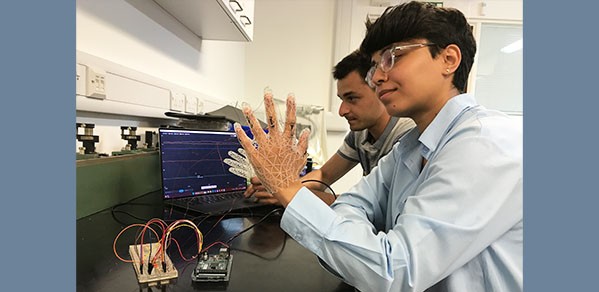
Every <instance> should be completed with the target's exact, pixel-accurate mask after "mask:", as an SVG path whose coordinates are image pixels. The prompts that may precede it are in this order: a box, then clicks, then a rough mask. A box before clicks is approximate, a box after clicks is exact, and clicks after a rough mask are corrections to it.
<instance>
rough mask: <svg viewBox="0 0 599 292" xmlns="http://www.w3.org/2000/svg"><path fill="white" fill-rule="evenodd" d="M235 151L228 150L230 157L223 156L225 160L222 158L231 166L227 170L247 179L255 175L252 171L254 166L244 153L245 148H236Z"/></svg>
mask: <svg viewBox="0 0 599 292" xmlns="http://www.w3.org/2000/svg"><path fill="white" fill-rule="evenodd" d="M237 152H239V153H237ZM237 152H235V151H229V156H231V158H232V159H231V158H225V160H223V162H224V163H226V164H228V165H229V166H231V167H230V168H229V171H230V172H231V173H232V174H235V175H237V176H240V177H243V178H246V179H247V180H250V179H251V178H252V177H254V176H256V174H255V173H254V168H253V167H252V164H251V163H250V162H249V160H248V159H247V154H246V152H245V150H243V148H239V149H237Z"/></svg>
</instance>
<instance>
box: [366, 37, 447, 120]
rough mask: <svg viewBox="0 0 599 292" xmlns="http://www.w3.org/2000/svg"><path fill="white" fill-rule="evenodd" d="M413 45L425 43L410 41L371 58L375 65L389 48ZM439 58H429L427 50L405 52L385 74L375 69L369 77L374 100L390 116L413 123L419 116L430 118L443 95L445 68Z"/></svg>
mask: <svg viewBox="0 0 599 292" xmlns="http://www.w3.org/2000/svg"><path fill="white" fill-rule="evenodd" d="M414 43H427V41H426V40H412V41H409V42H402V43H395V44H392V45H390V46H388V47H386V48H384V49H383V50H381V51H378V52H376V53H375V54H373V56H372V60H373V61H374V62H375V63H377V64H378V63H379V62H381V58H382V57H381V56H382V55H384V54H385V53H388V51H389V48H392V47H396V46H399V45H409V44H414ZM440 55H441V54H439V55H438V56H437V57H436V58H433V57H432V56H431V53H430V51H429V49H428V48H427V47H416V48H413V49H408V50H405V51H403V52H400V53H397V54H396V55H395V62H394V64H393V65H392V67H391V69H389V71H388V72H383V71H382V70H381V69H377V70H376V71H375V73H374V74H373V78H372V79H373V83H374V84H375V86H376V88H375V91H376V95H377V97H378V99H379V100H380V101H381V102H382V103H383V104H384V105H385V108H386V109H387V112H388V113H389V114H390V115H392V116H403V117H411V118H414V119H415V120H417V119H418V118H420V117H421V116H422V115H430V114H431V111H432V109H435V108H438V105H437V104H436V103H438V98H437V97H438V96H439V94H440V93H441V92H442V91H443V88H442V86H443V84H444V83H445V82H444V78H446V77H445V76H444V75H443V72H444V71H445V70H446V66H445V65H444V64H443V61H442V58H440V57H439V56H440Z"/></svg>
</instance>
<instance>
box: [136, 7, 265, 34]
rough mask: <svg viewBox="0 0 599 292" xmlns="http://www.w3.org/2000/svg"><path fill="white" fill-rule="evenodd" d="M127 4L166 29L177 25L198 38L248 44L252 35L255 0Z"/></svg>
mask: <svg viewBox="0 0 599 292" xmlns="http://www.w3.org/2000/svg"><path fill="white" fill-rule="evenodd" d="M127 2H128V3H130V4H131V5H133V6H134V7H135V8H137V9H138V10H140V11H141V12H143V13H144V14H146V15H147V16H148V17H150V18H152V19H153V20H154V21H156V22H158V23H159V24H160V25H162V26H164V27H165V28H167V29H169V30H172V26H173V23H177V24H179V25H180V26H181V27H182V28H184V29H187V30H189V31H191V32H192V33H193V34H194V35H195V36H197V37H199V38H200V39H205V40H223V41H244V42H251V41H252V39H253V36H254V0H176V1H174V0H127ZM169 18H170V19H169ZM176 29H180V28H176Z"/></svg>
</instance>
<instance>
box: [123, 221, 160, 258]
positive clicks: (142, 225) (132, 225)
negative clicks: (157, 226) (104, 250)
mask: <svg viewBox="0 0 599 292" xmlns="http://www.w3.org/2000/svg"><path fill="white" fill-rule="evenodd" d="M135 226H139V227H144V226H145V225H144V224H131V225H129V226H127V227H125V228H124V229H123V230H121V232H119V234H118V235H117V236H116V237H115V238H114V242H113V243H112V251H113V252H114V255H115V256H116V257H117V258H118V259H119V260H121V261H123V262H126V263H132V262H133V260H126V259H124V258H122V257H121V256H119V254H118V253H117V251H116V242H117V240H118V239H119V237H120V236H121V234H123V232H125V230H127V229H129V228H131V227H135ZM149 228H150V230H151V231H152V232H154V234H155V235H156V237H158V233H157V232H156V230H154V228H151V227H149Z"/></svg>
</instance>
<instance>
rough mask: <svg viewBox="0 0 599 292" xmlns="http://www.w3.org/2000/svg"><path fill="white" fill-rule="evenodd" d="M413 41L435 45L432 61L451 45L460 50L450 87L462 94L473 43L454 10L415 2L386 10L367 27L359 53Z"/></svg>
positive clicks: (470, 34)
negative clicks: (460, 57) (419, 40)
mask: <svg viewBox="0 0 599 292" xmlns="http://www.w3.org/2000/svg"><path fill="white" fill-rule="evenodd" d="M414 39H426V40H428V41H429V42H431V43H434V44H436V46H429V51H430V53H431V55H432V57H433V58H434V57H436V56H437V54H438V53H439V52H440V51H441V50H442V49H443V48H445V47H447V46H448V45H450V44H455V45H457V46H458V47H459V48H460V50H461V52H462V61H461V63H460V65H459V67H458V69H457V70H456V71H455V75H454V78H453V85H454V86H455V87H456V88H457V89H458V90H459V91H460V92H462V93H463V92H465V90H466V82H467V81H468V75H469V74H470V69H471V68H472V64H473V63H474V55H475V54H476V41H475V40H474V36H473V35H472V27H471V26H470V24H468V22H467V21H466V17H465V16H464V14H462V12H460V11H459V10H457V9H454V8H443V7H436V6H435V5H433V4H428V3H424V2H416V1H412V2H408V3H403V4H400V5H397V6H393V7H389V8H387V9H386V10H385V12H383V14H382V15H381V17H379V19H377V20H376V21H375V22H374V23H370V22H367V23H366V36H365V37H364V40H363V41H362V44H361V45H360V50H361V51H362V52H363V53H364V54H367V55H369V56H371V55H372V54H374V53H375V52H377V51H379V50H381V49H383V48H385V47H386V46H388V45H391V44H393V43H397V42H405V41H410V40H414Z"/></svg>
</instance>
